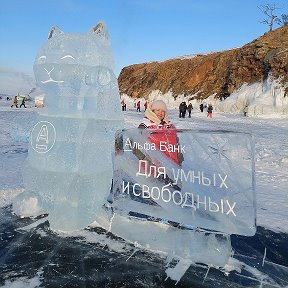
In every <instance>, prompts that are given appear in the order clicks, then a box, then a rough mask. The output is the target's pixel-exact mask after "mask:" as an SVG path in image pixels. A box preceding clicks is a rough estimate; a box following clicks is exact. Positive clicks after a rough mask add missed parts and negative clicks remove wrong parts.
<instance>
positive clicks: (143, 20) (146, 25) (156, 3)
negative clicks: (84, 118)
mask: <svg viewBox="0 0 288 288" xmlns="http://www.w3.org/2000/svg"><path fill="white" fill-rule="evenodd" d="M286 1H287V0H280V1H278V2H276V4H277V7H281V9H279V10H278V11H279V12H277V13H279V15H281V14H283V13H284V12H285V14H286V13H287V2H286ZM266 3H269V1H268V2H267V1H262V0H241V1H240V0H102V1H98V0H86V1H85V0H45V1H44V0H0V43H1V44H0V68H1V69H3V68H4V69H12V70H16V71H19V72H26V73H29V74H31V75H33V62H34V57H35V55H36V52H37V50H38V49H39V48H40V46H41V45H42V44H43V43H44V41H46V39H47V34H48V32H49V30H50V28H51V27H52V26H53V25H55V24H57V25H58V26H59V27H60V29H61V30H63V31H64V32H65V31H66V32H86V31H89V30H90V28H91V27H92V26H93V25H95V24H96V23H97V22H98V20H104V21H105V22H106V24H107V27H108V30H109V33H110V37H111V43H112V49H113V54H114V58H115V63H116V66H115V73H116V74H117V75H118V73H119V72H120V71H121V69H122V68H123V67H124V66H128V65H130V64H135V63H143V62H148V61H162V60H166V59H169V58H173V57H177V56H182V55H191V54H196V53H200V54H202V53H207V52H211V51H219V50H226V49H230V48H234V47H240V46H242V45H244V44H246V43H248V42H250V41H252V40H254V39H255V38H258V37H259V36H261V35H263V33H264V32H266V31H267V30H268V26H267V25H264V24H261V23H260V21H261V20H263V19H264V14H263V13H262V12H261V11H260V9H259V8H258V6H260V5H262V4H266ZM270 3H271V2H270ZM274 3H275V2H273V4H274ZM285 3H286V4H285ZM276 27H278V26H275V28H276Z"/></svg>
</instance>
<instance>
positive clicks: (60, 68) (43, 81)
mask: <svg viewBox="0 0 288 288" xmlns="http://www.w3.org/2000/svg"><path fill="white" fill-rule="evenodd" d="M113 66H114V62H113V56H112V51H111V47H110V40H109V35H108V31H107V29H106V27H105V25H104V23H103V22H100V23H98V24H97V25H96V26H95V27H94V28H92V29H91V31H89V32H88V33H86V34H79V33H63V32H62V31H61V30H60V29H59V28H58V27H53V28H52V30H51V31H50V32H49V34H48V40H47V41H46V43H44V45H43V46H42V47H41V49H40V50H39V52H38V54H37V56H36V59H35V62H34V74H35V78H36V82H37V85H38V86H40V87H41V90H43V92H44V93H45V104H46V106H48V107H49V106H50V107H52V106H54V107H58V108H60V109H68V110H69V109H70V111H72V110H75V109H76V110H82V109H83V108H85V107H84V106H85V101H84V100H85V98H87V97H88V98H91V97H94V98H95V97H96V98H97V97H100V96H101V95H104V94H106V95H107V94H108V97H109V95H110V94H111V93H112V94H115V93H118V85H117V78H116V77H115V75H114V73H113V70H112V69H113ZM111 90H113V91H112V92H111ZM116 90H117V91H116ZM99 95H100V96H99ZM61 98H63V99H62V100H61ZM64 98H65V99H64ZM88 100H89V101H90V102H91V99H88ZM88 100H87V101H88ZM87 101H86V102H87ZM99 101H100V100H99ZM99 101H98V102H99ZM94 102H95V101H94ZM102 102H103V101H102ZM89 105H90V104H89ZM93 105H94V106H95V105H97V103H96V102H95V103H94V104H93ZM98 108H99V107H98Z"/></svg>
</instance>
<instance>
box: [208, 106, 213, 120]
mask: <svg viewBox="0 0 288 288" xmlns="http://www.w3.org/2000/svg"><path fill="white" fill-rule="evenodd" d="M212 111H213V107H212V105H211V104H209V105H208V108H207V117H209V118H212Z"/></svg>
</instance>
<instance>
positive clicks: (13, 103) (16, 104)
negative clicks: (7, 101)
mask: <svg viewBox="0 0 288 288" xmlns="http://www.w3.org/2000/svg"><path fill="white" fill-rule="evenodd" d="M14 106H15V107H16V108H18V99H17V96H14V98H13V101H12V105H11V108H13V107H14Z"/></svg>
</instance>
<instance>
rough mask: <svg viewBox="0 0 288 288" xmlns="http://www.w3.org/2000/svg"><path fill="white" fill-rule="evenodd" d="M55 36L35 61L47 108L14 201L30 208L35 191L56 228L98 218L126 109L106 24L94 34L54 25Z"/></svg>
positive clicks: (81, 225)
mask: <svg viewBox="0 0 288 288" xmlns="http://www.w3.org/2000/svg"><path fill="white" fill-rule="evenodd" d="M49 37H50V38H49V39H48V41H47V42H46V43H45V44H44V45H43V47H42V48H41V49H40V50H39V52H38V55H37V57H36V60H35V64H34V73H35V78H36V81H37V84H38V85H39V86H40V87H41V89H42V90H43V91H44V92H45V105H44V106H45V108H44V109H41V110H39V119H38V122H37V124H36V125H35V127H34V128H33V130H32V132H31V136H30V146H29V153H28V157H27V161H26V165H25V168H24V172H23V178H24V186H25V192H24V196H23V195H21V197H19V198H17V199H16V200H15V202H14V205H13V206H14V208H15V212H16V213H19V214H23V213H24V212H25V211H24V210H25V207H24V202H25V203H27V199H26V200H24V199H25V195H27V197H26V198H29V197H31V195H33V199H34V203H35V201H36V202H37V203H38V204H39V206H41V208H42V210H44V211H45V212H46V213H48V214H49V216H48V217H49V222H50V227H51V229H55V230H63V231H70V230H75V229H81V228H84V227H85V226H87V225H89V224H90V223H91V222H93V221H94V220H95V216H96V215H97V213H98V210H99V209H100V207H101V206H102V205H103V203H104V201H105V199H106V197H107V195H108V193H109V191H110V187H111V183H112V174H113V171H112V170H113V169H112V153H113V147H114V134H115V132H116V131H117V130H118V129H121V128H122V126H123V115H122V112H121V105H120V100H119V99H120V97H119V91H118V85H117V78H116V77H115V75H114V73H113V71H112V69H113V57H112V52H111V48H110V43H109V36H108V32H107V30H106V28H105V25H104V24H103V23H99V24H98V25H97V26H96V27H94V28H93V29H92V31H91V32H89V33H87V34H65V33H63V32H62V31H60V30H59V29H58V28H53V29H52V30H51V32H50V33H49ZM35 199H36V200H35ZM40 210H41V209H39V211H40ZM28 214H29V213H28ZM30 214H31V213H30ZM26 215H27V213H26Z"/></svg>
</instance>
